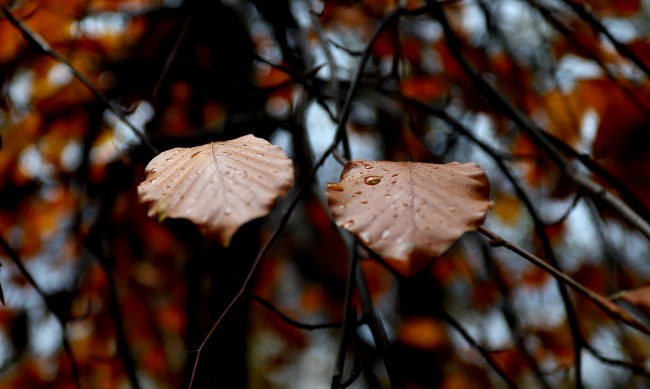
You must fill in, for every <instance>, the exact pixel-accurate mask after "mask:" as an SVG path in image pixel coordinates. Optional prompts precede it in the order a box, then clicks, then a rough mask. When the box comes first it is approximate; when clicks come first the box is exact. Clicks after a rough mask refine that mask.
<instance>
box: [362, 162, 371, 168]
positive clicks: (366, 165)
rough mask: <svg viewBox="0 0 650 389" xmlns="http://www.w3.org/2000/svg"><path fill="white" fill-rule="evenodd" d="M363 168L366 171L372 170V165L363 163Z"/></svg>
mask: <svg viewBox="0 0 650 389" xmlns="http://www.w3.org/2000/svg"><path fill="white" fill-rule="evenodd" d="M363 167H365V168H366V169H372V165H368V164H365V163H364V164H363Z"/></svg>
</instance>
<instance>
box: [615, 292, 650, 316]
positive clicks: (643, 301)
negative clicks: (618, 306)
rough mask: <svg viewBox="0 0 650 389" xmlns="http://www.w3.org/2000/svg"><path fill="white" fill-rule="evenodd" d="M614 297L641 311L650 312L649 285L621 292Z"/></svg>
mask: <svg viewBox="0 0 650 389" xmlns="http://www.w3.org/2000/svg"><path fill="white" fill-rule="evenodd" d="M614 299H615V300H616V299H621V300H625V301H627V302H628V303H630V304H632V305H634V306H635V307H637V308H639V309H641V310H642V311H644V312H646V313H650V286H644V287H642V288H638V289H634V290H628V291H624V292H621V293H620V294H617V295H616V297H615V298H614Z"/></svg>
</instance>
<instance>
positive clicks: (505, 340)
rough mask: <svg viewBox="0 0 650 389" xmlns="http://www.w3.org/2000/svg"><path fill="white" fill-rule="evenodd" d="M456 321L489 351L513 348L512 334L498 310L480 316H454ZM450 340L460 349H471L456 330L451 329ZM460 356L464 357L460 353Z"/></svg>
mask: <svg viewBox="0 0 650 389" xmlns="http://www.w3.org/2000/svg"><path fill="white" fill-rule="evenodd" d="M454 315H455V316H456V317H454V318H455V319H456V321H458V322H459V323H461V325H462V326H463V327H464V328H465V330H466V331H467V332H468V333H469V334H470V336H471V337H472V338H473V339H475V340H477V341H478V342H479V343H480V344H481V345H482V346H484V347H486V348H488V349H502V348H509V347H512V346H513V339H512V334H511V333H510V329H509V327H508V323H507V322H506V320H505V317H504V316H503V313H502V312H501V311H500V310H498V309H491V310H490V311H489V312H487V313H485V314H483V315H478V314H468V315H462V316H461V315H458V314H457V313H456V314H454ZM448 333H449V338H450V340H451V342H452V343H453V344H454V345H455V346H456V348H458V349H471V350H473V347H472V346H471V345H470V344H469V343H467V341H466V340H465V338H463V337H462V335H460V333H459V332H458V331H456V329H454V328H453V327H449V331H448ZM459 355H463V353H460V354H459Z"/></svg>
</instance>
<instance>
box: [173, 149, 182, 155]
mask: <svg viewBox="0 0 650 389" xmlns="http://www.w3.org/2000/svg"><path fill="white" fill-rule="evenodd" d="M172 154H174V155H178V154H180V151H178V150H174V151H173V152H172Z"/></svg>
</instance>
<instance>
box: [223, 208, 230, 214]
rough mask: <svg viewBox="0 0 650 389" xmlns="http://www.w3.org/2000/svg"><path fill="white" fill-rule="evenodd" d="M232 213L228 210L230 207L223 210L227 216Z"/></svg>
mask: <svg viewBox="0 0 650 389" xmlns="http://www.w3.org/2000/svg"><path fill="white" fill-rule="evenodd" d="M230 212H231V211H230V208H228V207H226V209H224V210H223V214H224V215H226V216H228V215H230Z"/></svg>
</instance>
